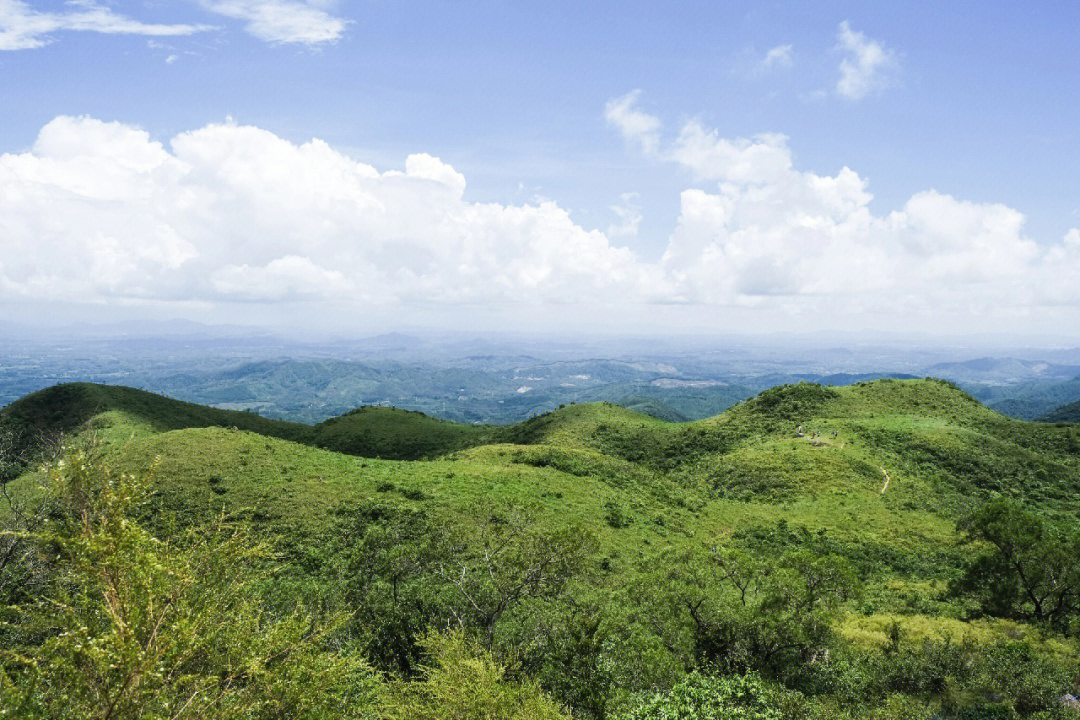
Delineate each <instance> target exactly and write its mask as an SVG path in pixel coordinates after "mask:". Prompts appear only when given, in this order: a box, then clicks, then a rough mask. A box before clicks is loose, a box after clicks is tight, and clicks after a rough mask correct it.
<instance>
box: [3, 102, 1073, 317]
mask: <svg viewBox="0 0 1080 720" xmlns="http://www.w3.org/2000/svg"><path fill="white" fill-rule="evenodd" d="M620 112H621V113H622V114H623V116H625V115H626V114H630V115H633V114H634V113H636V112H638V111H636V110H635V109H634V105H633V103H632V102H630V103H627V104H623V105H622V110H621V111H620ZM654 119H655V118H654ZM636 127H639V128H644V130H643V131H644V132H647V133H650V134H651V135H652V137H654V138H655V146H654V147H653V149H652V150H649V149H648V148H644V151H646V152H649V156H650V157H653V158H656V159H657V161H661V162H670V163H674V164H677V165H678V166H681V167H684V168H686V170H687V177H688V183H687V186H685V188H684V189H683V190H682V192H681V195H680V207H679V214H678V218H677V221H676V223H675V225H674V228H673V230H672V231H671V233H670V235H669V236H668V238H667V239H666V243H665V244H664V245H663V247H662V252H661V253H659V254H658V256H657V257H656V258H655V259H654V260H649V259H645V258H643V257H641V256H639V255H637V254H635V253H634V252H632V251H630V250H629V249H628V248H626V247H621V246H620V245H619V244H618V243H617V242H616V240H617V239H618V238H620V237H624V236H633V235H635V233H636V232H637V231H638V228H639V225H640V223H641V211H640V204H639V203H640V198H639V197H637V196H636V195H634V194H627V195H624V196H623V197H622V198H621V199H620V201H619V203H618V204H616V205H614V206H613V207H612V213H613V214H614V218H615V222H613V223H611V226H610V227H608V229H607V231H606V232H602V231H600V230H597V229H589V228H587V227H583V226H581V225H580V224H578V223H577V222H575V221H574V219H573V218H572V217H571V215H570V213H569V212H568V211H567V210H566V209H564V208H562V207H560V206H559V205H558V204H557V203H555V202H552V201H550V200H536V201H533V202H531V203H527V204H521V205H504V204H498V203H479V202H473V201H470V200H469V199H468V193H467V188H468V186H467V184H466V178H465V177H464V176H463V175H462V174H461V173H460V172H458V171H457V170H456V169H455V168H453V167H452V166H450V165H449V164H448V163H446V162H445V161H444V160H442V159H440V158H437V157H434V156H432V155H430V154H424V153H415V154H412V155H410V156H408V157H407V158H406V159H405V161H404V163H403V166H402V167H401V168H400V169H391V170H378V169H376V168H374V167H372V166H371V165H367V164H365V163H362V162H357V161H356V160H354V159H352V158H350V157H348V156H347V155H345V154H343V153H341V152H339V151H337V150H335V149H334V148H332V147H331V146H329V145H328V144H326V143H325V142H323V141H321V140H311V141H309V142H306V143H302V144H296V143H292V142H289V141H287V140H285V139H283V138H281V137H279V136H277V135H275V134H274V133H272V132H269V131H267V130H264V129H260V128H257V127H250V126H238V125H235V124H233V123H231V122H228V123H225V124H212V125H207V126H205V127H202V128H198V129H195V130H191V131H189V132H184V133H180V134H178V135H176V136H175V137H173V138H171V140H169V141H167V142H160V141H158V140H155V139H154V138H152V137H151V136H150V135H149V134H148V133H146V132H145V131H143V130H141V129H139V128H137V127H132V126H130V125H126V124H122V123H115V122H102V121H100V120H96V119H92V118H74V117H58V118H56V119H55V120H53V121H52V122H50V123H48V124H47V125H46V126H45V127H43V128H42V129H41V131H40V133H39V134H38V137H37V140H36V141H35V143H34V144H33V146H32V147H31V148H30V149H29V150H28V151H26V152H21V153H9V154H4V155H0V303H3V302H15V301H20V300H21V301H28V302H40V301H56V302H67V303H104V304H109V303H123V304H133V303H136V304H137V303H144V304H149V303H152V304H155V305H162V304H166V305H167V304H173V305H174V306H176V307H179V306H181V305H183V306H186V307H190V306H191V304H192V303H200V304H202V305H203V306H205V307H211V308H213V307H240V306H243V307H250V306H252V305H259V306H262V307H266V308H269V307H276V306H277V305H278V304H281V303H290V304H291V305H290V307H296V306H297V304H304V305H305V306H308V305H310V307H311V311H310V313H308V315H309V316H310V317H311V322H312V323H313V324H319V323H321V322H323V321H324V319H325V318H328V317H330V316H331V315H333V314H334V313H335V312H340V311H341V309H342V308H348V309H349V312H353V313H371V312H377V313H379V314H380V315H381V316H385V317H398V316H399V315H396V314H395V313H399V311H400V308H403V307H412V308H426V309H428V310H431V309H440V312H442V311H446V312H454V313H457V316H458V317H475V316H476V313H478V312H489V311H491V310H492V309H493V308H495V309H497V308H509V307H528V308H533V309H535V310H536V312H537V313H539V314H543V313H546V314H547V317H549V318H552V319H558V318H562V319H563V320H565V319H566V318H568V317H573V318H581V317H585V316H590V317H593V318H600V319H603V318H605V317H606V315H605V313H606V312H607V311H605V310H602V308H608V309H611V308H616V310H614V311H612V312H618V313H622V314H623V315H624V317H625V318H628V319H629V320H627V321H628V322H632V323H634V327H639V328H645V327H648V326H649V325H650V323H651V324H652V325H653V326H656V327H667V326H669V325H666V324H664V323H665V320H658V319H657V318H665V319H671V318H679V317H695V318H705V320H703V322H719V320H717V318H723V317H724V316H725V315H729V314H730V313H734V312H739V313H743V312H751V311H752V312H754V313H757V314H756V315H753V317H754V318H755V322H757V321H758V320H765V319H769V320H770V321H773V324H774V325H775V324H777V322H779V323H780V324H783V323H784V322H786V324H787V326H788V327H792V328H796V329H797V328H805V327H809V326H819V327H821V326H824V327H834V328H835V327H843V326H844V324H845V323H846V322H849V321H850V322H856V321H862V320H865V319H866V318H870V317H873V318H878V319H880V318H888V322H889V323H892V324H894V325H895V326H904V327H908V328H912V327H920V326H922V325H925V324H929V325H931V326H934V325H937V324H940V323H942V322H944V321H943V320H942V318H945V317H952V318H955V319H958V320H957V321H956V323H954V324H959V325H961V326H964V324H965V323H969V324H974V323H981V324H982V325H981V327H983V328H984V329H995V328H996V327H997V326H998V324H999V321H1000V320H1001V319H1002V318H1014V319H1015V318H1018V317H1025V318H1026V317H1036V316H1037V317H1040V318H1056V319H1057V321H1058V322H1066V321H1068V322H1075V321H1077V320H1078V319H1080V312H1078V311H1080V286H1078V284H1077V283H1076V282H1075V278H1076V277H1078V276H1080V230H1075V229H1074V230H1071V231H1070V232H1069V233H1068V234H1067V235H1066V236H1065V237H1064V238H1063V239H1060V240H1057V241H1054V242H1049V243H1039V242H1036V241H1035V240H1033V239H1032V238H1030V237H1028V235H1027V234H1026V233H1025V230H1024V217H1023V214H1022V213H1020V212H1018V211H1017V210H1015V209H1012V208H1010V207H1008V206H1006V205H1002V204H995V203H976V202H970V201H966V200H963V199H962V198H957V197H954V196H952V195H949V194H947V193H943V192H938V191H935V190H925V191H922V192H918V193H915V194H914V195H912V196H911V197H910V198H909V199H908V200H907V201H906V202H904V203H902V204H901V205H900V206H899V207H897V208H895V209H892V210H891V211H877V212H875V211H874V210H873V209H872V208H871V200H872V198H873V196H872V195H871V193H870V189H869V187H870V184H869V182H868V180H867V179H866V178H864V177H862V176H861V175H859V173H858V172H856V171H855V170H853V169H850V168H846V167H845V168H841V169H840V170H839V171H837V172H835V173H833V174H828V173H826V174H819V173H815V172H812V171H808V170H803V169H799V168H798V167H797V166H796V164H795V162H794V161H793V156H792V152H791V149H790V147H789V144H788V140H787V139H786V138H784V137H783V136H780V135H772V134H763V135H758V136H755V137H753V138H749V139H746V138H726V137H723V136H722V134H721V133H719V132H718V131H716V130H714V129H709V128H707V127H705V126H704V125H703V124H702V122H701V121H699V120H691V121H689V122H686V123H684V124H683V126H682V127H681V128H679V129H677V130H676V131H674V132H671V133H670V135H669V134H667V133H665V132H664V128H663V125H662V123H661V122H660V121H659V120H658V119H656V121H655V122H650V123H645V124H643V125H640V124H639V125H638V126H636ZM631 137H634V136H633V135H632V136H631ZM568 306H572V307H573V312H572V314H571V315H567V310H566V309H565V308H566V307H568ZM395 308H397V309H395ZM450 308H457V310H455V311H451V310H449V309H450ZM543 308H547V310H543ZM596 308H601V310H597V311H595V312H594V311H593V309H596ZM673 308H678V310H675V309H673ZM720 308H729V309H731V310H730V311H722V310H720ZM425 312H426V311H425ZM743 317H747V316H743ZM778 318H779V319H780V320H779V321H778V320H777V319H778ZM785 319H786V320H785ZM598 321H599V320H598Z"/></svg>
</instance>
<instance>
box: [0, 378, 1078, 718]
mask: <svg viewBox="0 0 1080 720" xmlns="http://www.w3.org/2000/svg"><path fill="white" fill-rule="evenodd" d="M65 387H67V388H71V387H81V388H83V389H84V390H83V391H82V392H74V393H73V392H71V391H63V392H61V391H62V390H63V388H60V389H53V390H52V391H45V394H38V395H36V396H29V397H28V398H26V399H24V400H23V401H20V402H19V403H15V404H13V405H12V406H9V408H6V409H5V410H4V411H3V413H0V415H2V416H3V418H4V419H5V420H6V421H9V422H13V418H18V419H20V421H22V422H23V423H24V424H26V426H28V427H29V426H32V427H35V428H39V429H41V430H52V429H54V428H55V429H63V430H67V431H68V432H69V434H70V435H69V438H70V440H69V444H70V445H73V446H80V445H82V444H85V443H88V442H91V439H93V442H94V444H95V445H96V451H95V452H96V453H97V454H98V455H100V456H102V457H104V458H105V462H106V463H107V465H108V466H109V467H110V468H111V469H112V472H114V473H117V474H120V475H123V476H130V477H144V476H146V477H149V478H150V480H149V484H148V485H147V487H146V496H145V502H142V503H141V504H139V505H138V506H137V507H133V508H132V510H131V518H132V522H136V523H138V525H139V526H140V527H143V528H146V531H147V533H149V534H150V535H151V536H153V537H156V538H161V539H163V540H164V539H168V538H174V537H178V536H179V534H180V533H182V532H186V531H187V529H190V528H193V527H200V526H201V525H202V524H203V523H205V522H206V520H207V519H208V518H221V517H224V518H227V519H228V522H230V523H236V524H237V525H238V526H240V527H243V528H245V531H247V532H251V533H252V537H253V538H258V540H259V541H260V542H263V543H266V547H267V548H268V551H269V552H270V554H271V556H272V562H271V565H272V567H273V573H272V577H270V578H268V579H266V580H263V581H261V583H262V584H261V585H260V587H261V588H263V589H264V590H265V591H267V592H269V593H270V595H269V597H271V598H272V600H267V601H266V603H265V610H266V612H267V613H268V615H267V617H268V618H273V617H276V616H278V615H280V613H281V612H284V611H283V610H282V608H285V607H297V606H302V607H306V608H322V609H323V610H325V611H326V612H328V613H331V614H333V615H334V617H339V618H343V619H342V620H341V622H340V625H335V626H334V629H333V631H332V632H331V633H330V635H332V639H328V640H327V642H330V643H331V645H332V646H333V647H334V648H337V650H335V652H340V651H342V649H347V650H348V652H350V653H355V657H356V658H358V659H359V660H361V661H362V662H363V663H364V664H365V667H370V668H371V669H372V672H375V673H378V672H384V673H389V674H390V675H388V676H386V679H387V682H389V683H390V684H389V685H387V686H386V687H387V688H391V690H387V691H386V692H387V693H389V694H388V695H386V696H387V697H389V696H393V697H396V698H399V699H401V698H413V700H415V702H417V703H420V704H419V705H417V706H416V707H417V708H419V707H421V705H423V703H425V702H426V703H427V705H423V706H424V707H426V708H427V709H426V710H419V709H416V710H413V711H411V712H416V713H421V714H422V713H423V712H428V713H431V712H435V710H433V709H432V708H434V707H437V706H438V702H437V700H431V697H438V696H437V695H435V696H423V697H428V699H427V700H424V699H423V697H422V696H421V695H416V693H421V694H422V692H426V691H422V688H423V687H426V686H424V685H422V683H426V682H431V681H432V678H440V679H441V680H440V682H448V683H457V684H458V685H457V686H455V688H453V689H447V688H445V687H439V688H436V689H435V690H433V691H432V692H435V691H437V692H446V693H449V694H450V695H453V696H454V697H458V696H459V695H460V694H461V693H466V694H467V692H468V691H467V690H463V689H462V687H460V685H461V684H462V683H464V684H465V685H467V684H468V683H469V682H476V681H477V680H476V677H474V676H470V675H469V674H468V672H465V671H463V670H462V668H460V667H457V666H456V665H455V663H462V662H466V663H468V664H469V667H471V668H473V669H474V670H476V672H481V671H483V672H488V673H489V674H490V673H495V674H496V675H498V674H499V673H505V678H506V680H507V681H509V682H511V683H512V684H511V685H510V686H507V687H505V688H501V686H499V687H497V686H491V688H490V690H484V691H483V693H486V694H484V697H489V698H490V699H491V702H493V703H498V702H503V701H502V700H498V698H501V697H504V695H505V697H515V695H514V693H517V692H519V691H520V692H527V693H534V692H540V691H542V692H543V693H546V697H548V698H550V699H551V702H552V703H554V704H550V703H549V702H548V700H544V699H542V698H541V699H537V697H535V696H534V695H529V697H530V698H532V699H530V700H529V701H528V702H529V703H533V704H532V705H530V707H535V708H538V709H537V710H536V712H537V713H541V715H538V716H545V717H546V716H547V715H544V714H543V713H549V712H552V710H551V708H554V707H556V706H561V707H563V708H564V709H565V710H569V711H572V712H573V713H574V716H575V717H589V718H604V717H617V716H619V715H620V714H621V713H625V714H628V716H629V717H654V716H655V717H668V715H664V714H662V713H663V712H667V711H666V710H664V708H665V707H667V706H665V705H664V703H665V702H668V703H675V704H678V703H683V702H684V700H683V699H680V698H683V697H684V695H686V693H691V694H693V693H697V692H699V690H698V689H699V688H701V687H724V688H728V687H741V686H739V685H738V683H736V682H735V681H734V680H731V678H734V677H743V676H744V675H746V674H747V673H756V674H755V675H752V676H749V677H753V678H754V679H753V683H754V687H755V688H756V689H755V692H760V698H761V699H760V707H758V706H755V707H757V709H756V710H755V711H754V712H760V713H761V715H760V716H761V717H770V718H772V717H776V718H780V717H792V718H794V717H823V718H824V717H841V718H843V717H850V718H856V717H858V718H862V717H880V718H894V717H895V718H909V717H910V718H930V717H935V716H936V717H952V718H961V717H1002V718H1006V717H1018V716H1023V717H1027V716H1031V717H1036V716H1038V717H1055V716H1056V714H1061V713H1065V712H1067V711H1066V710H1065V709H1064V706H1063V705H1062V704H1061V702H1060V698H1061V696H1062V695H1063V694H1065V693H1067V692H1072V691H1074V690H1075V688H1073V687H1072V685H1071V677H1072V676H1074V675H1075V674H1076V672H1077V671H1078V670H1080V660H1078V658H1080V656H1078V654H1077V644H1076V639H1075V635H1076V633H1077V632H1080V622H1076V620H1075V616H1074V614H1072V613H1073V610H1071V608H1072V607H1073V605H1072V604H1071V603H1073V602H1074V600H1073V595H1070V594H1069V593H1072V592H1073V589H1075V590H1076V592H1078V593H1080V581H1078V580H1077V578H1075V577H1074V574H1070V571H1069V569H1068V568H1069V567H1070V564H1069V563H1070V561H1069V560H1068V559H1067V552H1065V554H1062V552H1064V551H1062V552H1058V553H1057V554H1055V553H1053V552H1049V551H1047V552H1042V550H1041V549H1040V548H1050V547H1056V548H1070V547H1072V545H1070V544H1069V543H1071V542H1073V540H1072V539H1071V538H1073V537H1074V535H1073V534H1072V533H1073V532H1074V531H1073V530H1072V529H1070V528H1072V527H1073V526H1074V525H1075V524H1076V522H1077V512H1078V510H1080V501H1078V499H1077V498H1078V492H1080V429H1078V428H1076V427H1073V426H1067V425H1064V426H1055V425H1050V424H1038V423H1026V422H1021V421H1016V420H1012V419H1009V418H1006V417H1004V416H1001V415H998V414H996V413H994V412H992V411H990V410H988V409H986V408H985V407H984V406H982V405H980V404H979V403H978V402H976V401H974V400H973V399H972V398H971V397H969V396H968V395H966V394H965V393H963V392H962V391H960V390H959V389H957V388H956V387H955V386H953V385H951V384H949V383H943V382H939V381H933V380H881V381H874V382H868V383H859V384H856V385H852V386H849V387H839V388H831V387H822V386H818V385H811V384H800V385H792V386H786V387H780V388H775V389H772V390H769V391H767V392H765V393H762V394H761V395H759V396H758V397H756V398H753V399H751V400H749V401H746V402H744V403H742V404H740V405H737V406H735V407H733V408H732V409H730V410H729V411H727V412H725V413H723V414H722V415H719V416H716V417H714V418H709V419H707V420H702V421H698V422H691V423H671V422H665V421H663V420H659V419H657V418H654V417H651V416H648V415H643V414H640V413H635V412H632V411H629V410H626V409H623V408H621V407H618V406H614V405H609V404H587V405H572V406H567V407H564V408H560V409H559V410H556V411H554V412H551V413H547V414H545V415H542V416H538V417H536V418H533V419H531V420H529V421H526V422H524V423H520V424H517V425H512V426H505V427H494V426H471V425H461V424H454V423H447V422H443V421H439V420H436V419H433V418H430V417H426V416H423V415H420V414H418V413H407V412H403V411H397V410H391V409H385V408H366V409H362V410H359V411H357V412H354V413H350V414H349V415H345V416H343V417H341V418H337V419H335V420H332V421H329V422H327V423H324V424H322V425H319V426H315V427H308V426H303V425H300V426H296V425H289V424H284V423H276V422H273V421H267V420H264V419H262V418H258V417H257V416H253V415H247V414H243V413H222V412H221V411H214V410H210V409H208V408H199V407H198V406H189V405H187V404H185V403H175V402H174V401H170V400H166V399H164V398H160V397H158V396H152V395H149V394H146V393H139V392H138V391H131V390H127V389H118V388H108V389H103V390H96V389H94V388H95V387H96V386H65ZM86 388H90V390H86ZM50 392H51V393H53V394H52V395H49V393H50ZM98 392H100V393H101V394H100V395H94V393H98ZM88 397H89V398H92V399H91V400H87V399H86V398H88ZM102 397H105V398H108V399H109V402H105V401H103V400H102V399H101V398H102ZM110 403H111V404H110ZM56 408H60V409H59V410H58V409H56ZM76 410H77V411H78V414H71V416H70V417H69V413H75V411H76ZM237 416H240V418H239V419H242V420H246V421H247V424H244V423H241V422H238V421H237ZM380 456H381V457H380ZM392 458H406V459H392ZM413 458H421V459H413ZM42 477H43V476H42V475H41V474H36V473H28V474H25V475H24V476H23V477H21V478H19V479H17V480H15V481H13V482H12V483H10V484H9V486H8V488H7V490H8V492H9V494H10V495H11V496H13V497H23V498H32V497H35V490H34V489H35V488H36V487H38V486H40V485H41V484H42V482H41V480H42ZM46 485H47V483H46ZM37 497H40V495H37ZM1003 502H1004V503H1006V504H1004V505H1001V504H1000V503H1003ZM994 503H999V504H998V505H994ZM1009 503H1012V504H1009ZM0 505H2V503H0ZM986 508H996V509H994V510H993V512H990V511H988V510H986ZM3 512H4V510H3V509H2V507H0V513H3ZM980 513H982V514H980ZM24 515H25V513H24ZM7 519H8V522H11V521H12V519H11V517H10V513H9V516H8V518H7ZM1015 538H1021V539H1023V542H1019V543H1018V542H1015ZM1009 543H1012V545H1010V544H1009ZM1010 548H1011V549H1010ZM1017 548H1019V549H1020V550H1024V552H1019V551H1018V550H1017ZM1036 550H1038V551H1036ZM1007 551H1008V552H1007ZM1009 553H1011V554H1009ZM1017 566H1019V567H1023V568H1025V569H1026V570H1027V577H1028V579H1029V580H1031V582H1030V583H1027V584H1026V582H1025V581H1023V580H1021V579H1018V577H1017V576H1016V573H1015V572H1013V571H1012V570H1010V568H1015V567H1017ZM1059 587H1066V588H1069V590H1068V592H1066V593H1065V594H1062V593H1060V592H1059V591H1058V590H1057V589H1056V588H1059ZM988 588H989V590H988ZM1001 588H1005V589H1007V591H1006V590H1000V589H1001ZM999 590H1000V591H999ZM1055 593H1057V594H1055ZM1032 595H1034V596H1035V597H1038V598H1040V601H1039V608H1036V607H1035V606H1034V605H1032V603H1031V602H1030V601H1029V600H1028V599H1027V598H1029V597H1030V596H1032ZM1055 603H1058V604H1061V607H1062V608H1064V609H1063V610H1061V611H1060V612H1057V613H1056V614H1053V613H1051V612H1050V611H1049V610H1046V609H1042V606H1043V605H1045V606H1047V607H1049V606H1050V605H1053V604H1055ZM320 612H322V611H320ZM313 622H316V623H318V622H321V621H317V620H313ZM448 626H449V627H453V628H457V629H458V630H459V631H460V632H461V633H463V634H462V635H460V636H457V639H456V640H453V641H452V642H451V641H447V642H451V645H452V646H453V648H457V649H452V650H447V649H446V647H448V646H444V645H439V642H441V641H439V640H438V637H439V636H432V635H431V634H430V630H431V629H433V628H434V629H436V630H441V629H445V628H447V627H448ZM433 637H434V638H436V639H435V640H432V638H433ZM433 643H434V644H433ZM453 643H459V644H458V645H453ZM460 643H465V645H460ZM31 647H32V646H31ZM462 647H469V648H472V649H471V650H469V651H468V658H466V659H462V658H463V657H464V656H460V652H462V650H461V648H462ZM433 648H434V649H433ZM439 648H441V649H439ZM454 653H459V655H454ZM24 654H25V653H24ZM335 657H336V656H335ZM349 657H353V656H349ZM449 657H457V658H458V659H457V660H453V661H450V665H451V666H450V667H443V666H438V665H437V663H438V662H443V661H444V660H445V659H446V658H449ZM439 658H443V660H439ZM470 658H471V659H470ZM337 661H338V660H335V662H337ZM485 663H488V664H487V665H485ZM484 668H487V670H483V669H484ZM692 672H696V673H698V674H697V675H690V674H689V673H692ZM463 673H464V674H463ZM490 677H491V678H495V675H491V676H490ZM373 682H374V681H373ZM377 682H382V681H381V680H379V681H377ZM412 682H416V683H420V684H418V685H416V687H415V688H413V689H409V687H408V686H407V685H400V683H406V684H407V683H412ZM485 682H486V681H485ZM491 682H495V680H494V679H492V680H491ZM395 683H399V684H395ZM733 683H734V684H733ZM393 688H397V689H396V690H394V689H393ZM373 692H374V691H373ZM478 692H479V691H478ZM376 694H378V693H377V692H376ZM450 695H448V696H447V697H449V696H450ZM478 696H479V695H478ZM410 702H411V701H410ZM687 702H689V701H687ZM693 702H698V700H694V701H693ZM701 702H706V700H701ZM755 702H758V701H757V700H755ZM432 703H434V704H432ZM706 705H707V702H706ZM372 707H375V706H372ZM703 707H704V705H703ZM710 707H711V706H710ZM540 708H546V709H540ZM721 709H722V708H721ZM737 711H739V708H738V707H737V706H735V705H733V706H732V712H737ZM372 712H376V713H377V712H378V711H377V710H373V711H372ZM394 712H397V711H394ZM476 712H479V711H476ZM717 712H720V710H717ZM965 713H966V714H965ZM972 713H974V714H972ZM1038 713H1043V715H1038ZM1047 713H1049V714H1047ZM384 714H385V716H386V717H398V716H400V715H394V714H393V712H391V711H389V710H387V711H386V712H385V713H384ZM376 716H377V715H376ZM475 716H476V717H481V715H475ZM736 716H739V715H732V717H736ZM461 717H473V715H468V714H464V715H461ZM672 717H674V715H672ZM718 717H727V716H726V715H718ZM1062 717H1066V715H1062Z"/></svg>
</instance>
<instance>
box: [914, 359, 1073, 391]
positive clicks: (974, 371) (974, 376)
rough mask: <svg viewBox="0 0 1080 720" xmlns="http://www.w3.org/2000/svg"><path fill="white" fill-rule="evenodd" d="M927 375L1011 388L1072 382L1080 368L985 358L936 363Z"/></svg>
mask: <svg viewBox="0 0 1080 720" xmlns="http://www.w3.org/2000/svg"><path fill="white" fill-rule="evenodd" d="M926 373H927V375H930V376H932V377H944V378H948V379H949V380H952V381H954V382H961V383H1002V384H1011V383H1019V382H1025V381H1030V380H1044V381H1045V380H1070V379H1073V378H1075V377H1077V376H1078V375H1080V365H1056V364H1053V363H1048V362H1042V361H1037V360H1018V359H1016V358H999V357H982V358H975V359H973V360H965V361H963V362H946V363H937V364H935V365H931V366H930V367H929V368H927V371H926Z"/></svg>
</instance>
